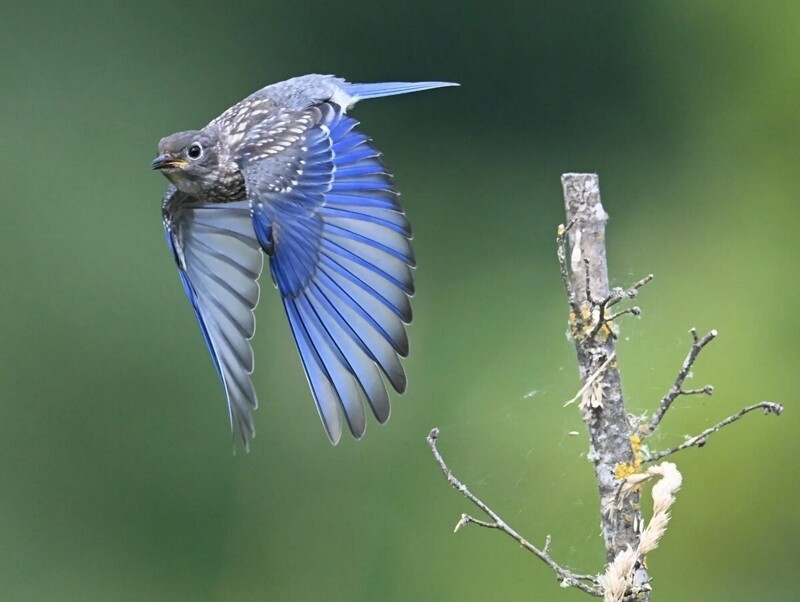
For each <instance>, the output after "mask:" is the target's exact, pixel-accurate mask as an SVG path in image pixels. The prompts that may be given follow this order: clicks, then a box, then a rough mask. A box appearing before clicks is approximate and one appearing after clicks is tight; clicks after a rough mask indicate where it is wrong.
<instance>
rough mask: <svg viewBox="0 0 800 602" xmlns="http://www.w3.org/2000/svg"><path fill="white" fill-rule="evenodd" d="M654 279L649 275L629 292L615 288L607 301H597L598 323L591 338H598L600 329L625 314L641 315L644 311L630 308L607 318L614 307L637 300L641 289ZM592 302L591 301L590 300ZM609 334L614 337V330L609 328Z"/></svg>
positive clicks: (607, 297)
mask: <svg viewBox="0 0 800 602" xmlns="http://www.w3.org/2000/svg"><path fill="white" fill-rule="evenodd" d="M652 279H653V274H648V275H647V276H645V277H644V278H642V279H641V280H639V281H638V282H636V283H635V284H633V285H632V286H631V287H630V288H628V289H627V290H625V289H623V288H614V289H612V290H611V292H610V293H609V294H608V295H607V296H606V298H605V299H602V300H601V301H597V302H596V303H594V306H595V308H596V309H597V311H598V316H597V323H596V324H595V325H594V328H593V329H592V331H591V332H590V333H589V337H590V338H594V337H595V336H597V333H598V332H600V329H601V328H602V327H603V326H604V325H606V324H608V323H609V322H613V321H614V320H615V319H616V318H619V317H620V316H624V315H625V314H632V315H634V316H638V315H641V313H642V310H641V308H639V307H629V308H628V309H623V310H622V311H618V312H617V313H615V314H613V315H611V316H608V317H606V312H607V311H608V310H609V309H610V308H612V307H614V306H615V305H616V304H617V303H619V302H620V301H624V300H626V299H635V298H636V297H637V296H638V295H639V289H640V288H642V287H643V286H644V285H645V284H647V283H648V282H650V281H651V280H652ZM590 300H591V299H590ZM609 332H610V333H611V334H612V335H613V330H611V329H610V328H609Z"/></svg>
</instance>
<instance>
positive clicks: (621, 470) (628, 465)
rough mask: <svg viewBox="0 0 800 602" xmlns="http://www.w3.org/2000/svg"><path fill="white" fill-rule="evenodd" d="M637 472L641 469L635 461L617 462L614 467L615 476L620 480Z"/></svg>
mask: <svg viewBox="0 0 800 602" xmlns="http://www.w3.org/2000/svg"><path fill="white" fill-rule="evenodd" d="M637 472H639V470H638V469H637V467H636V465H635V464H634V463H633V462H624V463H622V464H617V465H616V466H615V467H614V477H615V478H617V479H619V480H620V481H621V480H623V479H626V478H628V477H629V476H631V475H632V474H636V473H637Z"/></svg>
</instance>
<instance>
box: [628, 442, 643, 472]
mask: <svg viewBox="0 0 800 602" xmlns="http://www.w3.org/2000/svg"><path fill="white" fill-rule="evenodd" d="M630 440H631V450H633V465H634V466H635V467H636V472H639V468H640V467H641V466H642V438H641V437H639V435H636V434H633V435H631V436H630Z"/></svg>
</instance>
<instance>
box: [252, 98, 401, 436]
mask: <svg viewBox="0 0 800 602" xmlns="http://www.w3.org/2000/svg"><path fill="white" fill-rule="evenodd" d="M357 125H358V122H357V121H355V120H354V119H352V118H350V117H348V116H347V115H345V114H344V111H343V109H342V108H341V107H340V106H339V105H337V104H334V103H322V104H320V105H317V106H313V107H310V108H309V109H306V110H305V111H302V112H296V113H293V114H283V115H277V116H276V117H275V118H274V119H272V120H270V121H268V122H265V123H264V124H262V126H261V127H260V128H259V129H256V130H254V131H252V132H251V133H250V134H249V135H248V138H246V139H245V140H244V144H243V145H242V150H241V166H242V169H243V172H244V174H245V181H246V185H247V192H248V198H249V199H250V202H251V207H252V212H253V226H254V229H255V233H256V236H257V237H258V240H259V242H260V243H261V246H262V247H263V249H264V250H265V251H266V253H267V254H268V255H269V257H270V269H271V272H272V277H273V280H274V281H275V284H276V285H277V287H278V289H279V290H280V293H281V296H282V298H283V305H284V307H285V309H286V314H287V316H288V318H289V323H290V325H291V329H292V333H293V334H294V338H295V341H296V343H297V348H298V350H299V351H300V356H301V358H302V361H303V367H304V368H305V372H306V376H307V378H308V382H309V385H310V387H311V390H312V393H313V395H314V399H315V401H316V403H317V409H318V410H319V414H320V417H321V418H322V422H323V424H324V426H325V430H326V431H327V434H328V437H329V438H330V439H331V441H332V442H333V443H336V442H337V441H338V440H339V437H340V436H341V432H342V415H344V418H345V420H346V421H347V425H348V427H349V428H350V432H351V433H352V434H353V435H354V436H355V437H360V436H361V435H362V434H363V433H364V429H365V428H366V419H365V412H364V405H363V403H362V400H361V396H362V395H363V397H364V398H365V399H366V401H367V402H368V403H369V405H370V407H371V408H372V412H373V413H374V414H375V417H376V418H377V419H378V421H379V422H385V421H386V420H387V419H388V418H389V396H388V394H387V391H386V387H385V385H384V382H383V379H382V377H381V372H383V374H384V375H385V376H386V379H387V380H388V382H389V383H390V384H391V386H392V387H393V388H394V389H395V390H396V391H397V392H399V393H402V392H403V391H404V390H405V388H406V376H405V372H404V371H403V367H402V365H401V364H400V359H399V358H400V357H401V356H402V357H405V356H406V355H408V339H407V337H406V331H405V325H406V324H408V323H409V322H410V321H411V306H410V302H409V297H410V296H411V295H412V294H413V292H414V288H413V282H412V275H411V269H410V268H411V267H412V266H413V265H414V257H413V254H412V251H411V243H410V239H411V231H410V228H409V224H408V221H407V219H406V216H405V214H404V213H403V211H402V209H401V207H400V205H399V203H398V193H397V192H396V190H395V188H394V186H393V184H392V177H391V175H390V174H389V173H388V172H387V171H386V168H385V167H384V166H383V163H382V162H381V160H380V153H379V152H378V151H377V150H376V149H375V148H374V147H373V146H372V144H371V143H370V140H369V139H368V138H367V137H366V136H364V135H363V134H361V133H360V132H358V131H357V130H356V129H355V128H356V126H357Z"/></svg>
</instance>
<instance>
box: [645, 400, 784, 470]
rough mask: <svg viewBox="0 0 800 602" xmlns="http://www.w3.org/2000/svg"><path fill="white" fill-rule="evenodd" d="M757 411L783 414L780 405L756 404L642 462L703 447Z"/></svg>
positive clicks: (765, 402)
mask: <svg viewBox="0 0 800 602" xmlns="http://www.w3.org/2000/svg"><path fill="white" fill-rule="evenodd" d="M758 409H763V410H764V414H775V415H776V416H780V414H781V412H783V406H782V405H781V404H779V403H774V402H772V401H762V402H761V403H757V404H754V405H751V406H748V407H746V408H743V409H741V410H739V411H738V412H736V413H735V414H734V415H732V416H728V417H727V418H726V419H725V420H723V421H722V422H720V423H718V424H715V425H714V426H712V427H710V428H707V429H706V430H704V431H703V432H702V433H700V434H699V435H695V436H694V437H689V438H687V439H686V441H684V442H683V443H681V444H680V445H676V446H675V447H672V448H670V449H665V450H663V451H658V452H653V453H650V454H646V455H645V457H644V458H643V462H656V461H658V460H660V459H661V458H666V457H667V456H669V455H672V454H674V453H675V452H679V451H681V450H683V449H687V448H689V447H703V446H704V445H705V444H706V441H707V440H708V438H709V437H710V436H711V435H713V434H714V433H716V432H718V431H720V430H722V429H723V428H725V427H726V426H728V425H729V424H733V423H734V422H736V421H737V420H740V419H741V418H743V417H744V416H745V415H746V414H748V413H750V412H752V411H754V410H758Z"/></svg>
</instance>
